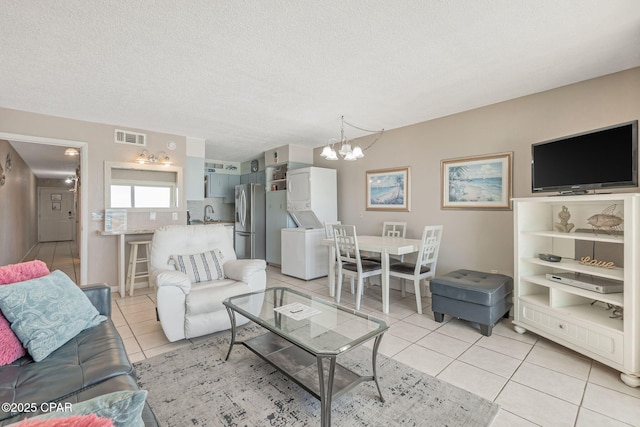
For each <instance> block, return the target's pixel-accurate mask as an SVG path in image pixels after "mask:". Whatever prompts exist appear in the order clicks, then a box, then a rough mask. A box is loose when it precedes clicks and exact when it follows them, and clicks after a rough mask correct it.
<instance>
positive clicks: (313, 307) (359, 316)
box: [224, 287, 389, 355]
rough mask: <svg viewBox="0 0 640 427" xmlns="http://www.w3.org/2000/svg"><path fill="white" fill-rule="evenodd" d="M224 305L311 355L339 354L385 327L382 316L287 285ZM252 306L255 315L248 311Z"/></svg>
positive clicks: (247, 295) (226, 301)
mask: <svg viewBox="0 0 640 427" xmlns="http://www.w3.org/2000/svg"><path fill="white" fill-rule="evenodd" d="M224 305H225V306H227V307H228V308H230V309H232V310H233V311H236V312H238V313H240V314H242V315H243V316H245V317H247V318H249V319H250V320H252V321H253V322H255V323H257V324H259V325H261V326H263V327H264V328H266V329H268V330H270V331H272V332H274V333H276V334H278V335H280V336H281V337H283V338H285V339H287V340H288V341H290V342H292V343H294V344H296V345H297V346H298V347H302V348H304V349H305V350H307V351H308V352H310V353H312V354H315V355H336V354H340V353H342V352H345V351H347V350H349V349H351V348H353V347H355V346H357V345H359V344H362V343H363V342H365V341H367V340H369V339H371V338H373V337H375V336H377V335H380V334H382V333H384V332H385V331H386V330H387V329H389V326H387V324H386V323H385V322H384V321H382V320H379V319H376V318H374V317H371V316H368V315H366V314H363V313H361V312H358V311H356V310H354V309H350V308H348V307H343V306H339V305H336V304H334V303H331V302H329V301H325V300H323V299H321V298H319V297H316V296H311V295H306V294H304V293H302V292H300V291H297V290H295V289H291V288H284V287H277V288H269V289H265V290H264V291H261V292H254V293H251V294H245V295H238V296H235V297H230V298H227V299H226V300H225V301H224ZM256 307H261V309H260V311H259V314H258V315H254V314H252V313H251V312H250V311H248V310H251V311H252V312H257V310H256V309H255V308H256Z"/></svg>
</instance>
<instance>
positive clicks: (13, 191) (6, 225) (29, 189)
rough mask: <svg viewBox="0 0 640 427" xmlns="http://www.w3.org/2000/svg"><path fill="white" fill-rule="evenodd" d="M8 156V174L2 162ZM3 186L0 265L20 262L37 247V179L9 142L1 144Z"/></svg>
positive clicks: (1, 191) (0, 203) (1, 187)
mask: <svg viewBox="0 0 640 427" xmlns="http://www.w3.org/2000/svg"><path fill="white" fill-rule="evenodd" d="M9 153H10V154H11V164H12V165H13V166H12V168H11V171H7V169H6V167H5V161H6V158H7V154H9ZM0 163H1V164H2V167H3V168H4V174H5V177H6V180H5V184H4V185H3V186H0V265H6V264H14V263H16V262H20V261H21V260H22V258H23V257H24V256H25V255H26V254H27V253H28V252H29V250H30V249H31V248H32V247H33V246H34V245H35V244H36V243H38V225H37V224H38V216H37V213H38V212H37V194H38V193H37V187H36V177H35V175H33V173H32V172H31V169H29V167H28V166H27V165H26V164H25V163H24V161H23V160H22V158H21V157H20V156H19V155H18V153H17V152H16V150H14V149H13V147H12V146H11V144H9V142H8V141H4V140H0Z"/></svg>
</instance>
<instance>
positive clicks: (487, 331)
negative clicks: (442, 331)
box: [433, 310, 510, 337]
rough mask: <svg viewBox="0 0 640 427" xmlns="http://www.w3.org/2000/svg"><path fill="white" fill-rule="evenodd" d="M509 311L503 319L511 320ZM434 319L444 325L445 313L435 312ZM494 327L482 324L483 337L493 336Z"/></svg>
mask: <svg viewBox="0 0 640 427" xmlns="http://www.w3.org/2000/svg"><path fill="white" fill-rule="evenodd" d="M509 311H510V310H507V311H506V313H504V314H503V315H502V318H503V319H508V318H509ZM433 319H434V320H435V321H436V322H438V323H442V322H443V321H444V313H438V312H436V311H434V312H433ZM458 319H460V318H458ZM463 320H464V319H463ZM493 326H494V325H482V324H480V333H481V334H482V335H484V336H485V337H490V336H491V332H492V331H493Z"/></svg>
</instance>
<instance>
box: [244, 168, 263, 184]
mask: <svg viewBox="0 0 640 427" xmlns="http://www.w3.org/2000/svg"><path fill="white" fill-rule="evenodd" d="M240 184H261V185H266V178H265V172H264V171H258V172H251V173H245V174H244V175H241V176H240Z"/></svg>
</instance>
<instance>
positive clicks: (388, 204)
mask: <svg viewBox="0 0 640 427" xmlns="http://www.w3.org/2000/svg"><path fill="white" fill-rule="evenodd" d="M409 180H410V168H409V167H402V168H395V169H378V170H371V171H367V210H368V211H409V209H410V207H411V206H410V204H409Z"/></svg>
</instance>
